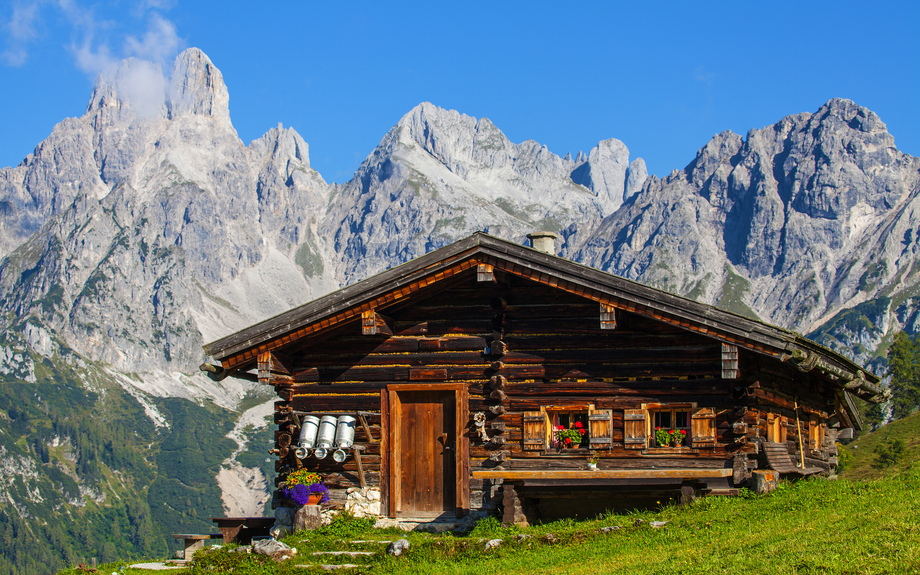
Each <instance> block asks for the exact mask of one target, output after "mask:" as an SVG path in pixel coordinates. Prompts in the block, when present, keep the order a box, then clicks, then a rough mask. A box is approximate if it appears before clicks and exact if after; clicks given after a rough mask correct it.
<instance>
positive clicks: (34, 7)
mask: <svg viewBox="0 0 920 575" xmlns="http://www.w3.org/2000/svg"><path fill="white" fill-rule="evenodd" d="M41 4H42V2H19V3H17V4H16V5H15V6H13V14H12V15H11V16H10V19H9V20H7V21H6V22H3V24H2V28H3V30H5V31H6V37H7V42H6V43H7V48H6V50H4V51H3V52H2V53H0V58H2V59H3V61H4V62H5V63H6V64H7V65H8V66H22V65H23V64H25V63H26V60H27V59H28V57H29V51H28V50H27V49H26V47H27V45H28V44H29V43H30V42H31V41H33V40H34V39H35V37H36V36H37V35H38V34H37V32H36V30H35V25H36V21H37V20H38V13H39V10H38V9H39V7H40V5H41Z"/></svg>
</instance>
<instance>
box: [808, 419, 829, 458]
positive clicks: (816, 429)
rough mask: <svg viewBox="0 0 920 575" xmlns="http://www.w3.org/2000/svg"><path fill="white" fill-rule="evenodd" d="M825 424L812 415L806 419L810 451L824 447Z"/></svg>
mask: <svg viewBox="0 0 920 575" xmlns="http://www.w3.org/2000/svg"><path fill="white" fill-rule="evenodd" d="M824 434H825V425H824V424H823V423H819V422H818V418H817V417H815V416H812V417H811V418H810V419H809V420H808V444H809V447H810V448H811V450H812V451H821V450H822V449H823V448H824Z"/></svg>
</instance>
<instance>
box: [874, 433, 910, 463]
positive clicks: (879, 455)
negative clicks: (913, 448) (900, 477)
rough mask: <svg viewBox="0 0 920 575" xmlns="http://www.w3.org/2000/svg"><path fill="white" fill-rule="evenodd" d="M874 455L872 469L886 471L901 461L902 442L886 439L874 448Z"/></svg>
mask: <svg viewBox="0 0 920 575" xmlns="http://www.w3.org/2000/svg"><path fill="white" fill-rule="evenodd" d="M874 453H875V459H873V460H872V467H874V468H875V469H887V468H889V467H891V466H892V465H897V464H898V463H899V462H900V461H901V456H902V455H904V441H903V440H901V439H891V438H888V439H886V440H885V441H884V442H883V443H882V444H881V445H878V446H877V447H876V448H875V451H874Z"/></svg>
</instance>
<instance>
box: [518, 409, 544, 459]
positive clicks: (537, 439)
mask: <svg viewBox="0 0 920 575" xmlns="http://www.w3.org/2000/svg"><path fill="white" fill-rule="evenodd" d="M549 430H550V424H549V420H548V419H547V418H546V412H545V411H525V412H524V450H525V451H534V450H542V449H546V445H547V443H548V439H549Z"/></svg>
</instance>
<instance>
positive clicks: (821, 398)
mask: <svg viewBox="0 0 920 575" xmlns="http://www.w3.org/2000/svg"><path fill="white" fill-rule="evenodd" d="M205 350H206V352H207V353H208V354H209V355H211V356H212V357H214V358H215V359H216V360H218V361H220V363H221V366H219V367H217V366H206V367H207V369H208V370H209V371H210V372H211V373H212V376H213V377H226V376H228V375H233V376H237V377H250V378H252V377H257V378H258V380H259V381H260V382H263V383H265V384H269V385H273V386H274V387H275V389H276V390H277V393H278V395H279V401H278V402H277V403H276V422H277V424H278V429H277V431H276V439H277V452H278V455H279V459H278V461H277V466H276V469H277V471H278V473H279V480H280V479H283V478H284V476H286V474H287V473H288V472H289V471H290V470H292V469H296V468H298V467H300V466H302V465H306V466H308V467H309V468H311V469H315V470H317V471H319V472H321V473H322V474H323V475H324V476H325V477H326V482H327V485H329V486H330V487H331V488H332V491H333V496H334V499H338V500H341V499H343V498H344V492H345V490H346V489H347V488H349V487H356V486H358V485H359V484H360V483H361V482H362V481H363V482H364V483H365V484H366V485H368V486H379V487H380V489H381V498H382V502H383V510H384V512H385V513H387V514H388V515H390V516H394V517H397V516H413V517H419V516H431V515H441V514H444V513H448V514H451V513H460V514H463V513H466V512H468V511H469V510H476V509H483V508H490V507H492V506H494V505H496V504H497V503H498V498H499V497H502V498H504V504H505V507H506V510H508V509H511V510H515V509H520V507H521V506H520V505H519V503H520V498H521V497H523V494H525V493H529V494H530V495H534V494H539V493H541V492H545V491H547V490H553V489H554V488H556V487H559V486H566V489H567V490H569V491H571V490H573V489H574V490H576V491H578V490H580V491H578V492H579V493H581V496H580V499H582V500H584V499H585V497H584V495H586V494H593V495H596V496H598V497H600V496H603V495H605V494H606V495H607V496H610V495H611V494H614V495H615V494H616V493H618V492H621V491H622V492H626V491H629V490H637V489H638V490H641V489H648V488H650V487H656V486H657V487H660V488H662V489H681V488H683V489H684V490H685V491H686V490H687V489H688V488H689V489H692V490H693V491H694V492H695V493H696V492H700V491H702V492H704V493H732V492H733V490H734V489H735V488H736V487H737V486H739V485H741V484H743V483H744V482H745V481H747V480H748V479H749V478H750V477H751V473H752V471H754V470H756V469H764V468H773V469H776V470H777V471H780V472H784V473H793V474H805V473H809V472H813V471H829V470H831V469H832V468H833V466H834V465H835V464H836V448H835V439H836V437H837V434H838V432H839V431H840V430H841V429H846V428H851V427H857V426H858V425H859V421H858V415H857V413H856V410H855V409H854V408H853V405H852V403H851V401H850V399H849V395H857V396H859V397H862V398H863V399H866V400H870V401H881V400H882V399H883V398H884V396H883V394H882V391H881V390H880V389H879V388H878V387H877V384H878V378H877V377H875V376H874V375H872V374H869V373H866V372H865V371H863V370H861V368H860V367H859V366H858V365H855V364H853V363H852V362H850V361H849V360H847V359H846V358H843V357H841V356H839V355H837V354H834V353H833V352H831V351H829V350H826V349H824V348H821V347H820V346H817V345H816V344H814V343H812V342H810V341H808V340H805V339H804V338H802V337H801V336H798V335H797V334H795V333H792V332H788V331H786V330H782V329H779V328H776V327H773V326H769V325H767V324H764V323H761V322H756V321H752V320H749V319H747V318H743V317H741V316H737V315H734V314H731V313H728V312H724V311H721V310H718V309H716V308H713V307H711V306H706V305H703V304H699V303H696V302H693V301H690V300H687V299H684V298H680V297H677V296H674V295H672V294H668V293H666V292H661V291H658V290H654V289H652V288H649V287H647V286H642V285H641V284H637V283H634V282H629V281H627V280H624V279H622V278H618V277H615V276H611V275H609V274H605V273H602V272H598V271H597V270H593V269H591V268H587V267H584V266H580V265H578V264H574V263H572V262H570V261H567V260H563V259H561V258H557V257H555V256H552V255H548V254H544V253H541V252H538V251H536V250H533V249H530V248H526V247H522V246H519V245H515V244H512V243H509V242H505V241H503V240H499V239H496V238H493V237H490V236H487V235H485V234H474V235H473V236H471V237H469V238H467V239H465V240H461V241H460V242H457V243H455V244H452V245H450V246H447V247H445V248H442V249H440V250H437V251H435V252H432V253H431V254H428V255H426V256H424V257H422V258H419V259H417V260H414V261H412V262H409V263H407V264H404V265H402V266H399V267H396V268H393V269H391V270H388V271H386V272H384V273H382V274H379V275H377V276H375V277H373V278H370V279H368V280H365V281H363V282H360V283H358V284H355V285H353V286H349V287H347V288H344V289H342V290H339V291H338V292H335V293H333V294H330V295H328V296H325V297H324V298H320V299H319V300H316V301H314V302H311V303H309V304H306V305H304V306H301V307H299V308H296V309H294V310H291V311H289V312H286V313H284V314H281V315H279V316H276V317H275V318H272V319H270V320H267V321H265V322H263V323H261V324H258V325H256V326H253V327H251V328H249V329H247V330H244V331H242V332H239V333H237V334H234V335H231V336H228V337H227V338H224V339H222V340H219V341H216V342H214V343H211V344H208V345H207V346H205ZM203 367H204V366H203ZM251 370H257V373H253V372H252V371H251ZM306 413H313V414H320V413H330V414H335V413H351V414H354V413H361V414H362V416H363V418H364V421H365V422H366V423H367V427H363V426H359V428H358V433H357V437H356V445H358V446H359V448H360V449H361V452H360V458H354V457H349V458H348V459H347V460H346V461H345V462H344V463H341V464H338V463H334V462H333V461H332V460H331V459H324V460H322V461H319V460H316V459H312V458H308V459H306V460H303V461H301V460H298V459H297V458H296V457H295V455H294V449H293V446H294V444H296V442H297V438H298V435H299V425H300V416H302V415H303V414H306ZM477 414H480V415H477ZM576 420H577V421H579V422H582V425H583V426H584V428H585V429H586V430H587V433H586V438H585V440H584V441H583V442H582V444H581V445H580V446H578V447H575V448H560V447H559V445H557V444H556V443H555V442H554V441H553V439H552V427H553V426H554V425H556V424H571V423H572V422H573V421H576ZM477 421H478V422H479V423H482V425H481V426H478V425H477ZM656 424H662V425H666V426H668V427H673V428H676V429H684V430H685V431H686V433H687V436H688V440H687V441H686V443H685V444H684V445H682V446H680V447H673V446H671V447H660V446H656V445H655V441H654V439H653V436H654V428H655V425H656ZM592 456H596V457H597V458H598V460H599V461H598V465H597V470H590V471H589V470H588V469H586V467H587V465H586V463H587V460H588V459H589V458H590V457H592ZM803 460H804V463H805V466H804V467H802V466H801V462H802V461H803ZM795 463H798V464H799V467H796V466H795ZM500 485H505V486H512V485H513V486H515V487H516V488H515V489H509V488H508V487H504V488H502V491H498V486H500ZM532 499H533V500H536V499H537V498H536V497H533V498H532ZM511 519H513V518H512V517H510V516H509V520H511Z"/></svg>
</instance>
